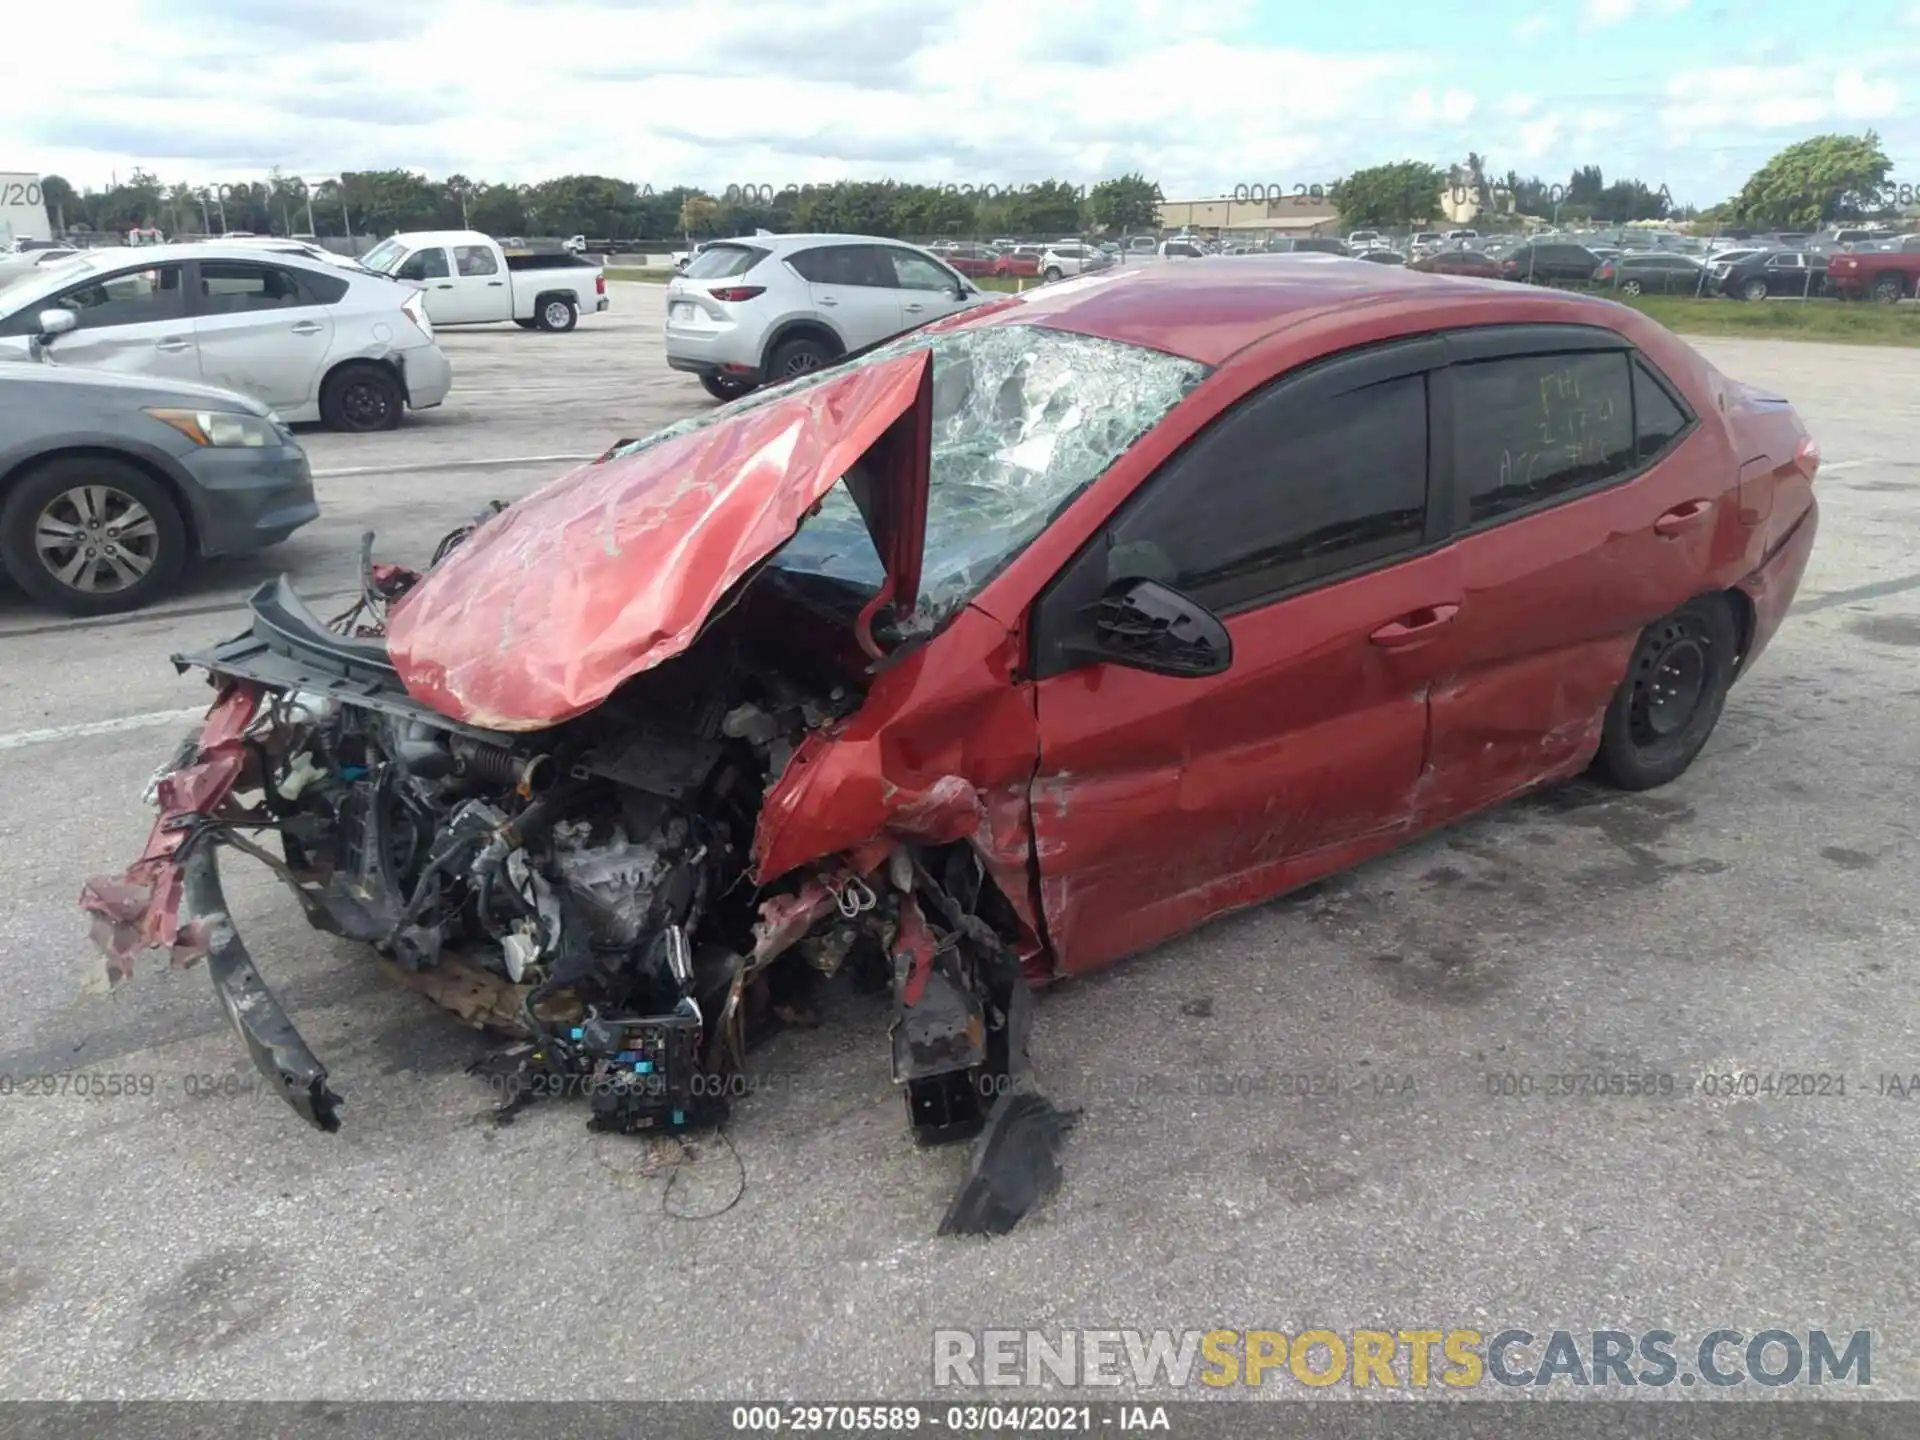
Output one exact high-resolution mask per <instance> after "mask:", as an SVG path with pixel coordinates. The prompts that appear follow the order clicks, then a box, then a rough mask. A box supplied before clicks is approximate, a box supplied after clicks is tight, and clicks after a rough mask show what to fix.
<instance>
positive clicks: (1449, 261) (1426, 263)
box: [1408, 250, 1503, 280]
mask: <svg viewBox="0 0 1920 1440" xmlns="http://www.w3.org/2000/svg"><path fill="white" fill-rule="evenodd" d="M1408 268H1409V269H1413V270H1418V271H1420V272H1422V273H1423V274H1427V275H1463V276H1466V277H1467V278H1468V279H1473V280H1498V279H1501V278H1502V275H1503V272H1502V271H1501V269H1500V262H1499V261H1498V260H1495V259H1494V258H1493V257H1492V256H1490V255H1482V254H1481V253H1480V252H1479V251H1477V250H1439V251H1435V252H1434V253H1433V254H1431V255H1423V256H1421V257H1420V258H1419V259H1418V260H1415V261H1414V262H1413V264H1412V265H1411V266H1409V267H1408Z"/></svg>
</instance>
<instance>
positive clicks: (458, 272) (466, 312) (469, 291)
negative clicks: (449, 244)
mask: <svg viewBox="0 0 1920 1440" xmlns="http://www.w3.org/2000/svg"><path fill="white" fill-rule="evenodd" d="M452 278H453V289H452V290H449V291H447V292H445V293H444V294H443V296H442V303H443V304H444V305H445V306H446V309H447V312H448V314H450V315H451V316H452V317H453V318H452V319H451V320H449V321H447V323H448V324H450V325H469V324H479V323H481V322H484V321H489V320H511V319H512V318H513V290H512V288H511V287H510V285H509V283H508V277H507V272H506V269H505V267H504V266H502V265H501V263H500V256H499V253H498V252H497V251H495V250H494V248H493V247H492V246H491V245H455V246H454V247H453V277H452ZM428 314H429V318H434V319H437V318H438V317H435V316H433V315H432V312H431V307H429V312H428Z"/></svg>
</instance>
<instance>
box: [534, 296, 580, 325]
mask: <svg viewBox="0 0 1920 1440" xmlns="http://www.w3.org/2000/svg"><path fill="white" fill-rule="evenodd" d="M536 318H537V319H538V320H539V322H540V328H541V329H542V330H571V329H573V327H574V326H575V325H578V324H579V323H580V307H579V306H577V305H575V304H574V303H573V301H571V300H569V299H568V298H567V297H566V296H564V295H553V296H549V297H548V298H547V299H545V300H542V301H541V302H540V314H539V315H538V316H537V317H536Z"/></svg>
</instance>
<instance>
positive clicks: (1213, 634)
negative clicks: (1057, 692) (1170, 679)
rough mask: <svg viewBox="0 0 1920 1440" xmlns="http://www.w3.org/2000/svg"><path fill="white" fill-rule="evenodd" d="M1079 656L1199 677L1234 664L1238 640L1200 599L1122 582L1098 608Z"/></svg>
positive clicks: (1153, 583)
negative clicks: (1235, 644)
mask: <svg viewBox="0 0 1920 1440" xmlns="http://www.w3.org/2000/svg"><path fill="white" fill-rule="evenodd" d="M1092 608H1093V638H1092V641H1091V643H1090V644H1085V645H1082V646H1080V647H1078V648H1079V650H1080V653H1082V654H1084V655H1086V656H1087V657H1089V658H1091V659H1098V660H1105V661H1108V662H1110V663H1112V664H1115V665H1124V666H1126V667H1127V668H1128V669H1130V670H1145V671H1146V672H1148V673H1149V674H1152V675H1170V676H1174V677H1176V678H1183V679H1199V678H1202V677H1205V676H1208V675H1218V674H1220V673H1221V672H1222V671H1224V670H1225V669H1226V668H1227V667H1228V666H1230V665H1231V664H1233V637H1232V636H1231V635H1229V634H1228V633H1227V627H1226V626H1225V625H1224V624H1222V623H1221V621H1220V617H1219V616H1217V615H1215V614H1214V613H1213V612H1212V611H1211V610H1209V609H1207V608H1206V607H1205V606H1204V605H1201V604H1200V603H1198V602H1197V601H1194V600H1189V599H1188V598H1187V597H1186V596H1185V595H1182V594H1181V593H1180V592H1179V591H1178V590H1175V589H1173V588H1171V587H1170V586H1166V585H1162V584H1161V583H1160V582H1159V581H1158V580H1120V581H1117V582H1115V584H1114V585H1113V586H1112V587H1111V588H1109V589H1108V591H1107V593H1106V595H1105V596H1104V597H1103V598H1102V599H1101V600H1100V601H1099V602H1097V603H1096V604H1095V605H1094V606H1093V607H1092Z"/></svg>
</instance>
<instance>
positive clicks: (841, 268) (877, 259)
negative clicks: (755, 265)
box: [787, 245, 897, 290]
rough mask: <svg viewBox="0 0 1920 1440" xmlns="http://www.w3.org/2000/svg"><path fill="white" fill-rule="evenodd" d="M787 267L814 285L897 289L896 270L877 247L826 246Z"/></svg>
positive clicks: (798, 257) (807, 252) (796, 258)
mask: <svg viewBox="0 0 1920 1440" xmlns="http://www.w3.org/2000/svg"><path fill="white" fill-rule="evenodd" d="M787 263H788V264H789V265H791V266H793V268H794V269H795V270H797V271H798V272H799V273H800V275H801V277H802V278H803V279H805V280H806V281H808V282H809V283H810V284H814V285H861V286H866V285H871V286H877V287H879V288H881V289H884V290H892V289H894V288H896V284H897V282H896V281H895V279H894V273H893V266H892V265H890V264H888V263H887V262H886V259H885V258H884V257H883V256H882V255H881V254H880V251H879V248H878V247H877V246H873V245H822V246H820V247H819V248H817V249H814V250H802V251H801V252H800V253H799V254H798V255H795V256H793V257H792V258H791V259H789V260H788V261H787Z"/></svg>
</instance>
